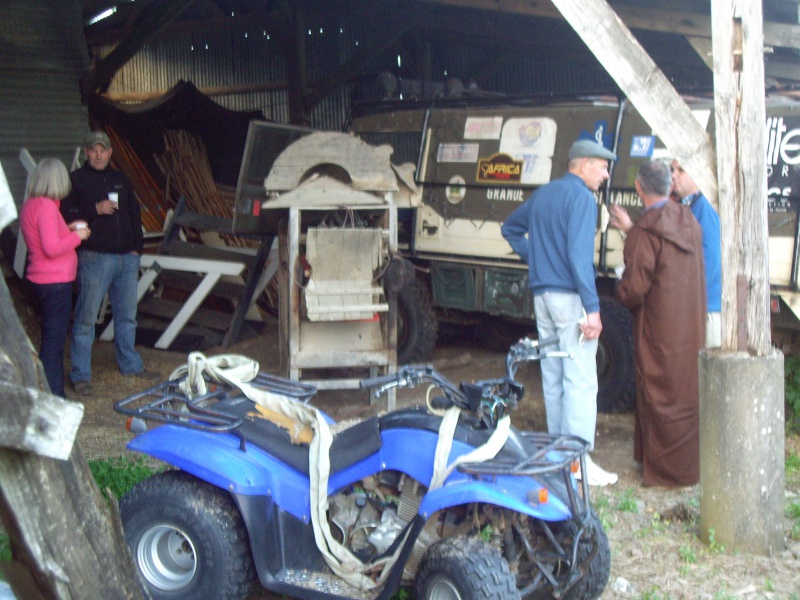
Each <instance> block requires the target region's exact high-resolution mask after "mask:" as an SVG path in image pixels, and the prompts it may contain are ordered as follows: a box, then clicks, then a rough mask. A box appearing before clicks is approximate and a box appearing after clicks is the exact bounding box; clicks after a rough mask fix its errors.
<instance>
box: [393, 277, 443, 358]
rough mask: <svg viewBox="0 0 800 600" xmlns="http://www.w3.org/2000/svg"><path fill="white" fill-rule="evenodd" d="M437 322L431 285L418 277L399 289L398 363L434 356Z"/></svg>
mask: <svg viewBox="0 0 800 600" xmlns="http://www.w3.org/2000/svg"><path fill="white" fill-rule="evenodd" d="M437 331H438V322H437V320H436V313H434V312H433V305H432V304H431V297H430V294H429V293H428V288H426V287H425V285H424V284H423V283H422V282H421V281H419V280H418V279H415V280H414V281H412V282H411V284H410V285H407V286H405V287H404V288H403V289H402V290H400V291H399V292H398V293H397V364H398V365H406V364H409V363H414V362H422V361H426V360H428V359H430V358H431V356H432V355H433V349H434V348H435V347H436V334H437Z"/></svg>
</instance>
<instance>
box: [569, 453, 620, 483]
mask: <svg viewBox="0 0 800 600" xmlns="http://www.w3.org/2000/svg"><path fill="white" fill-rule="evenodd" d="M586 476H587V477H588V478H589V485H596V486H599V487H604V486H606V485H614V484H615V483H617V481H618V480H619V476H618V475H617V474H616V473H609V472H608V471H606V470H605V469H603V468H602V467H600V466H599V465H597V464H596V463H595V462H594V461H593V460H592V457H591V456H589V455H588V454H587V455H586ZM580 478H581V472H580V471H578V472H577V473H576V474H575V479H580Z"/></svg>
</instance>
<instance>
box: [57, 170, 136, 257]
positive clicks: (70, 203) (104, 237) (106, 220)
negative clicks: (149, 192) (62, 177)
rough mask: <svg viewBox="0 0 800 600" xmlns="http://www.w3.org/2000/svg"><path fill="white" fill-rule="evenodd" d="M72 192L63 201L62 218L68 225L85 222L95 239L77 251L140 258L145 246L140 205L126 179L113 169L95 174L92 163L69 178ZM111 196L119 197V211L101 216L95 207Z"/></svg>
mask: <svg viewBox="0 0 800 600" xmlns="http://www.w3.org/2000/svg"><path fill="white" fill-rule="evenodd" d="M70 180H71V181H72V190H71V191H70V193H69V195H68V196H67V197H66V198H64V199H63V200H62V201H61V214H62V215H63V216H64V220H65V221H66V222H67V223H70V222H72V221H75V220H76V219H83V220H85V221H87V222H88V223H89V228H90V229H91V230H92V235H91V236H89V239H88V240H86V241H85V242H83V243H82V244H81V245H80V246H79V247H78V252H79V253H80V252H81V251H84V250H92V251H94V252H107V253H113V254H126V253H128V252H131V251H135V252H139V253H140V254H141V252H142V247H143V245H144V236H143V235H142V215H141V212H140V208H139V201H138V200H137V199H136V196H135V195H134V193H133V187H132V186H131V184H130V182H129V181H128V179H127V177H125V175H123V174H122V173H120V172H119V171H115V170H113V169H111V168H110V167H108V168H106V169H105V170H103V171H96V170H95V169H93V168H92V167H91V166H89V163H86V164H84V165H83V166H82V167H81V168H80V169H78V170H77V171H74V172H73V173H72V174H71V175H70ZM109 192H117V193H118V194H119V210H117V211H116V212H114V214H112V215H98V214H97V209H96V208H95V204H97V203H98V202H100V201H101V200H106V199H108V193H109Z"/></svg>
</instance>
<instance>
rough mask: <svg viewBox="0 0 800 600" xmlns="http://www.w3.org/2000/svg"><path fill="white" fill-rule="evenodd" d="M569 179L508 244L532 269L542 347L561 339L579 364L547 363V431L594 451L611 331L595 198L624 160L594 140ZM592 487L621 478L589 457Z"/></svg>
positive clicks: (507, 230) (579, 146) (559, 182)
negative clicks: (606, 322)
mask: <svg viewBox="0 0 800 600" xmlns="http://www.w3.org/2000/svg"><path fill="white" fill-rule="evenodd" d="M568 156H569V161H568V163H567V173H565V174H564V176H563V177H561V178H560V179H556V180H554V181H551V182H550V183H548V184H546V185H543V186H542V187H540V188H539V189H537V190H536V191H535V192H534V193H533V195H532V196H531V197H530V198H528V200H526V201H525V202H524V203H523V204H522V205H521V206H519V208H517V209H516V210H515V211H514V212H513V213H512V214H511V215H510V216H509V217H508V219H507V220H506V221H505V223H503V226H502V233H503V237H505V239H506V240H507V241H508V243H509V244H510V245H511V248H512V249H513V250H514V252H516V253H517V254H519V256H520V258H521V259H522V260H524V261H525V262H527V263H528V272H529V277H528V286H529V287H530V288H531V290H532V292H533V301H534V313H535V316H536V327H537V329H538V331H539V339H545V338H550V337H553V336H558V338H559V347H560V349H561V350H563V351H565V352H569V353H570V354H572V355H574V359H568V358H563V359H562V358H548V359H546V360H543V361H542V362H541V369H542V388H543V391H544V402H545V410H546V412H547V429H548V431H549V432H550V433H553V434H568V435H576V436H578V437H581V438H583V439H584V440H586V441H587V442H589V443H590V444H591V448H592V449H593V448H594V438H595V426H596V423H597V363H596V355H597V344H598V338H599V337H600V332H601V331H602V329H603V324H602V322H601V320H600V299H599V297H598V295H597V288H596V286H595V272H594V238H595V229H596V227H597V203H596V201H595V197H594V192H596V191H597V190H599V189H600V186H601V185H602V184H603V182H604V181H606V180H607V179H608V177H609V174H608V165H609V161H611V160H616V159H617V157H616V155H615V154H614V153H613V152H611V151H609V150H607V149H606V148H604V147H603V146H602V145H601V144H599V143H597V142H596V141H594V140H578V141H576V142H575V143H574V144H572V146H571V147H570V149H569V155H568ZM586 467H587V478H588V480H589V485H598V486H605V485H611V484H614V483H616V482H617V475H616V474H615V473H609V472H607V471H605V470H603V469H602V468H600V467H599V466H598V465H597V464H596V463H595V462H594V461H593V460H592V459H591V458H590V456H588V455H587V457H586Z"/></svg>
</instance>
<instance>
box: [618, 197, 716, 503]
mask: <svg viewBox="0 0 800 600" xmlns="http://www.w3.org/2000/svg"><path fill="white" fill-rule="evenodd" d="M624 257H625V271H624V272H623V275H622V280H621V281H620V282H619V283H618V284H617V298H618V299H619V301H620V302H621V303H622V304H623V305H625V306H627V307H628V308H629V309H631V311H632V312H633V316H634V326H633V327H634V330H633V333H634V347H635V350H636V417H635V418H636V422H635V429H634V458H635V459H636V460H637V461H638V462H641V463H642V468H643V483H644V485H646V486H667V487H678V486H687V485H693V484H695V483H697V482H698V480H699V478H700V456H699V451H700V431H699V423H698V420H699V395H700V391H699V370H698V369H699V368H698V353H699V351H700V350H701V349H702V348H703V347H704V345H705V324H706V286H705V271H704V267H703V233H702V230H701V228H700V225H699V224H698V223H697V221H696V220H695V218H694V216H693V215H692V212H691V210H690V209H689V207H687V206H682V205H680V204H677V203H675V202H669V201H668V202H666V204H663V205H660V206H659V205H656V206H654V207H652V208H651V209H650V210H648V211H646V212H644V213H643V214H642V216H641V217H640V218H639V220H638V221H637V222H636V223H635V224H634V226H633V228H632V229H631V230H630V232H629V234H628V238H627V240H626V242H625V251H624Z"/></svg>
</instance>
